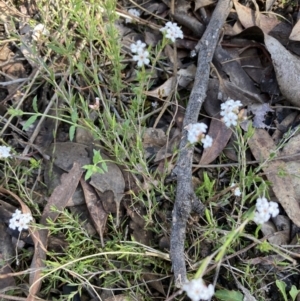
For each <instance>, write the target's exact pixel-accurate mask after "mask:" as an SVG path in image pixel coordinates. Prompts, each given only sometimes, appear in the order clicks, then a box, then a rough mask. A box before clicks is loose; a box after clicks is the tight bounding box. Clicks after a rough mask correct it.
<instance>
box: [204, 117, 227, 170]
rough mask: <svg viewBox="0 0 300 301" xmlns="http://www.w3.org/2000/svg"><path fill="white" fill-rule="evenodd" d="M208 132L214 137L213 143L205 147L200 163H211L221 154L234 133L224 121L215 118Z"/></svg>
mask: <svg viewBox="0 0 300 301" xmlns="http://www.w3.org/2000/svg"><path fill="white" fill-rule="evenodd" d="M207 134H208V135H209V136H210V137H212V138H213V144H212V146H211V147H208V148H205V149H204V151H203V154H202V157H201V160H200V162H199V164H209V163H211V162H212V161H214V160H215V159H216V158H217V157H218V156H219V155H220V153H221V152H222V151H223V149H224V147H225V146H226V145H227V143H228V141H229V139H230V137H231V135H232V130H231V129H230V128H228V127H227V126H226V125H225V124H224V122H222V121H221V120H218V119H215V118H214V119H212V121H211V123H210V127H209V131H208V133H207Z"/></svg>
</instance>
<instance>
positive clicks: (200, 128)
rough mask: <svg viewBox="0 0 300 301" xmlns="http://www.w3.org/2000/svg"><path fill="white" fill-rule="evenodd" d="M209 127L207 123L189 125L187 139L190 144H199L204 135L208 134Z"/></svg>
mask: <svg viewBox="0 0 300 301" xmlns="http://www.w3.org/2000/svg"><path fill="white" fill-rule="evenodd" d="M206 129H207V125H206V124H205V123H202V122H200V123H194V124H189V125H188V126H187V127H186V130H187V131H188V134H187V139H188V141H189V142H190V143H195V142H198V141H199V140H200V139H201V138H202V136H203V134H204V133H205V132H206Z"/></svg>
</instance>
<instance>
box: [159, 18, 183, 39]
mask: <svg viewBox="0 0 300 301" xmlns="http://www.w3.org/2000/svg"><path fill="white" fill-rule="evenodd" d="M160 31H161V32H163V33H165V35H166V38H168V39H170V40H171V41H172V42H175V40H176V39H183V32H182V30H181V29H180V27H178V25H177V23H172V22H167V23H166V25H165V27H163V28H161V29H160Z"/></svg>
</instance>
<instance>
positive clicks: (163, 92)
mask: <svg viewBox="0 0 300 301" xmlns="http://www.w3.org/2000/svg"><path fill="white" fill-rule="evenodd" d="M173 81H174V76H172V77H170V78H169V79H167V80H166V81H165V82H164V83H163V84H162V85H161V86H159V87H157V88H156V89H154V90H152V91H146V92H145V93H146V94H147V95H148V96H152V97H155V98H159V99H161V98H164V97H167V96H168V95H170V94H171V93H172V86H173Z"/></svg>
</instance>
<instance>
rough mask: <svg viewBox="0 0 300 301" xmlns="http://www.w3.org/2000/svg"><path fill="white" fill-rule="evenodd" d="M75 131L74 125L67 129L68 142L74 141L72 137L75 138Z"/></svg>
mask: <svg viewBox="0 0 300 301" xmlns="http://www.w3.org/2000/svg"><path fill="white" fill-rule="evenodd" d="M75 129H76V126H75V125H72V126H71V127H70V129H69V136H70V141H73V139H74V136H75Z"/></svg>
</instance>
